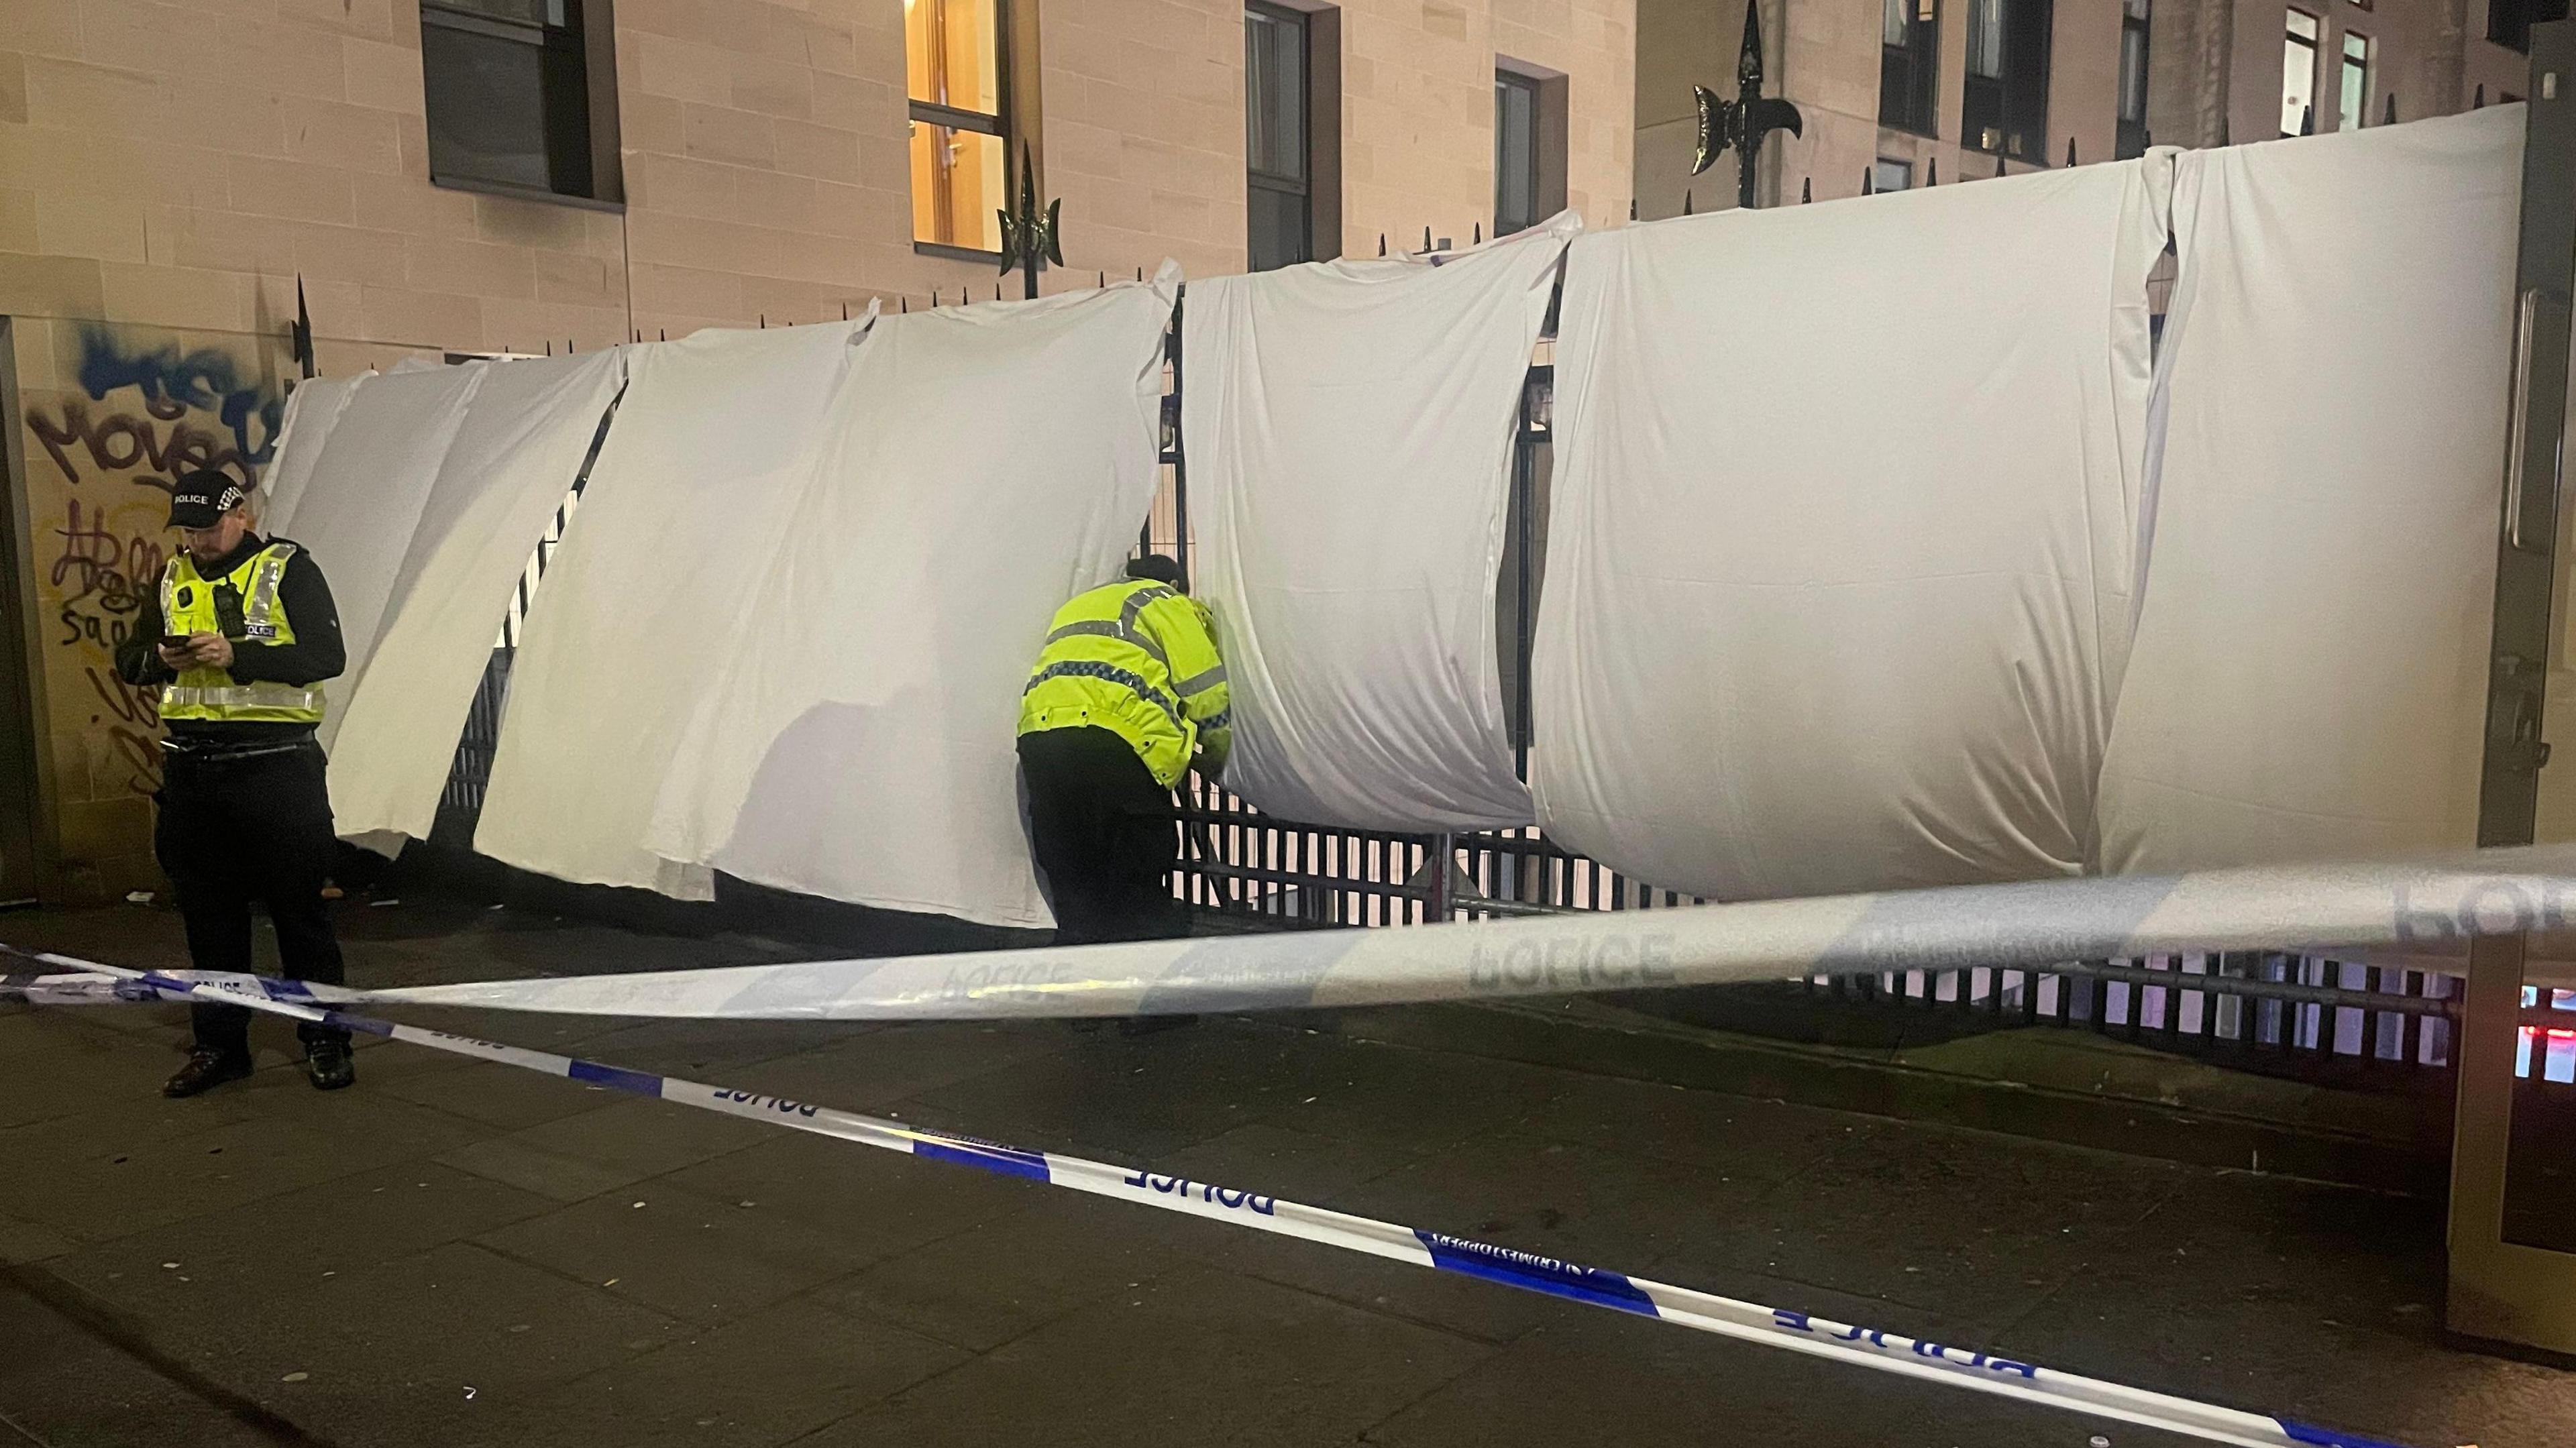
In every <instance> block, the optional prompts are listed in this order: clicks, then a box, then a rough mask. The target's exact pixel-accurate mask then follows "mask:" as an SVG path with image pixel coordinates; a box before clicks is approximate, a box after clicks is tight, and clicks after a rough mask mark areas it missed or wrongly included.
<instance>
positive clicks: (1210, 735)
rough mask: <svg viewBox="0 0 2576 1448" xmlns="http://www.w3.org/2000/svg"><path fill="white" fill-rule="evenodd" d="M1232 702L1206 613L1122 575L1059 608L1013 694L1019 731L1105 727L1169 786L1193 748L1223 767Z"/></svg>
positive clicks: (1173, 593)
mask: <svg viewBox="0 0 2576 1448" xmlns="http://www.w3.org/2000/svg"><path fill="white" fill-rule="evenodd" d="M1229 699H1230V695H1229V693H1228V691H1227V689H1226V684H1225V665H1224V662H1223V661H1222V660H1221V659H1220V658H1219V657H1218V655H1217V647H1216V634H1215V630H1214V629H1212V628H1211V627H1210V626H1209V621H1208V612H1207V609H1206V608H1205V607H1204V606H1202V605H1201V604H1200V603H1199V602H1198V601H1197V600H1195V599H1193V598H1190V597H1188V596H1187V595H1185V594H1183V593H1181V592H1180V591H1179V590H1177V589H1174V588H1173V587H1171V586H1170V585H1169V584H1163V583H1156V582H1154V581H1152V580H1151V579H1127V580H1123V581H1121V582H1118V583H1112V584H1108V585H1106V586H1104V587H1100V588H1095V589H1093V590H1091V591H1090V592H1088V593H1085V594H1081V595H1079V596H1077V597H1076V598H1075V599H1074V600H1073V601H1072V602H1071V603H1068V604H1066V605H1065V606H1064V607H1062V608H1060V609H1058V610H1056V615H1055V621H1054V623H1053V624H1052V625H1050V626H1049V628H1048V629H1047V638H1046V647H1045V649H1044V650H1043V651H1041V652H1040V653H1039V655H1038V661H1037V666H1036V667H1035V668H1033V669H1031V670H1030V671H1029V682H1028V687H1027V688H1026V689H1024V690H1023V691H1021V694H1020V732H1021V733H1022V734H1036V733H1039V732H1041V731H1044V730H1048V729H1076V728H1082V727H1084V726H1090V727H1093V728H1098V729H1106V730H1109V731H1110V732H1111V733H1114V734H1116V735H1117V736H1118V737H1119V738H1121V739H1124V740H1126V741H1127V742H1128V743H1129V744H1130V745H1132V746H1134V747H1135V750H1136V753H1137V755H1138V756H1139V757H1140V758H1142V759H1143V760H1144V761H1145V767H1146V768H1147V769H1149V770H1151V771H1153V774H1154V778H1155V779H1156V780H1157V781H1159V782H1161V783H1162V784H1164V785H1166V786H1169V785H1173V784H1177V783H1179V782H1180V778H1181V776H1182V775H1183V774H1185V773H1187V772H1188V771H1189V767H1190V757H1191V755H1192V754H1193V753H1194V752H1196V751H1200V750H1204V751H1205V752H1206V755H1207V760H1208V767H1209V768H1210V769H1211V770H1213V769H1218V768H1222V767H1223V766H1224V763H1225V754H1226V749H1227V746H1228V745H1229V744H1231V743H1232V741H1233V735H1232V732H1231V730H1230V728H1229V724H1230V720H1229V715H1228V708H1227V706H1228V703H1229Z"/></svg>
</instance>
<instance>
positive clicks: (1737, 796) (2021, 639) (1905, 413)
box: [1530, 153, 2171, 900]
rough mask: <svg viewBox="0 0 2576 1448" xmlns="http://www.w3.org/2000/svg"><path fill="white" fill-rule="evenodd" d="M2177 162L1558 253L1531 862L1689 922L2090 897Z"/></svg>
mask: <svg viewBox="0 0 2576 1448" xmlns="http://www.w3.org/2000/svg"><path fill="white" fill-rule="evenodd" d="M2170 165H2171V163H2170V159H2169V155H2168V154H2167V153H2159V154H2157V155H2154V156H2150V157H2148V158H2147V159H2145V160H2144V161H2139V162H2129V163H2125V164H2119V165H2098V166H2086V167H2082V168H2078V169H2072V170H2065V171H2052V172H2046V173H2040V174H2033V175H2028V176H2022V177H2017V178H2014V179H2011V180H2005V181H1994V182H1982V181H1981V182H1977V183H1974V184H1968V185H1958V186H1944V187H1940V188H1938V189H1931V190H1922V191H1913V192H1906V193H1902V194H1896V195H1883V196H1878V197H1874V198H1869V199H1855V200H1849V201H1833V202H1825V203H1821V204H1818V205H1814V206H1799V207H1788V208H1783V209H1780V210H1776V211H1763V212H1732V211H1730V212H1723V213H1718V214H1715V215H1709V216H1702V217H1697V218H1693V219H1687V220H1674V221H1664V222H1656V223H1652V224H1650V225H1645V226H1634V227H1629V228H1626V229H1624V230H1619V231H1613V232H1607V233H1603V234H1600V235H1595V236H1587V237H1584V238H1581V239H1580V240H1578V241H1576V242H1575V243H1574V247H1573V250H1572V253H1571V255H1570V257H1569V259H1568V261H1567V277H1566V286H1565V302H1564V308H1563V311H1562V313H1561V321H1560V327H1559V337H1560V340H1559V342H1558V345H1557V364H1556V365H1557V371H1556V378H1557V394H1556V419H1555V420H1556V452H1555V458H1556V470H1557V471H1556V482H1555V501H1554V506H1553V512H1552V515H1551V519H1550V537H1549V550H1548V559H1547V565H1548V566H1547V577H1546V582H1545V588H1544V590H1543V593H1542V597H1541V604H1540V616H1539V631H1538V637H1537V646H1536V657H1535V663H1534V667H1533V670H1532V683H1533V693H1534V696H1535V697H1534V702H1533V706H1532V712H1533V717H1534V720H1535V731H1536V732H1535V738H1534V742H1533V746H1532V751H1531V766H1530V767H1531V775H1532V782H1533V792H1534V793H1535V795H1536V797H1537V802H1538V812H1539V818H1540V823H1541V824H1542V826H1543V827H1544V828H1545V830H1546V831H1547V833H1548V834H1549V835H1550V836H1551V837H1552V838H1554V839H1555V840H1556V841H1557V842H1558V843H1560V844H1563V845H1565V846H1567V847H1568V848H1571V849H1575V850H1580V851H1582V852H1585V853H1587V854H1589V855H1591V856H1592V857H1593V858H1594V859H1596V860H1599V861H1600V862H1602V863H1603V864H1605V865H1607V866H1609V867H1611V868H1613V869H1616V870H1618V871H1620V872H1622V873H1623V874H1628V875H1631V876H1633V877H1635V878H1638V879H1641V880H1644V881H1648V882H1651V883H1652V884H1655V885H1659V886H1664V887H1667V888H1671V889H1676V890H1681V891H1685V892H1689V893H1694V894H1699V895H1703V896H1706V897H1708V898H1711V899H1733V900H1742V899H1760V898H1766V897H1772V896H1783V895H1807V894H1826V893H1834V892H1841V891H1859V890H1882V889H1902V888H1907V887H1913V886H1927V885H1949V884H1967V883H1974V882H1980V881H1997V880H2014V879H2029V878H2037V877H2045V876H2051V875H2067V874H2073V873H2076V872H2077V871H2079V870H2080V869H2081V868H2082V867H2083V865H2084V863H2085V861H2086V859H2087V857H2088V855H2089V854H2090V847H2091V843H2092V836H2093V785H2094V779H2095V775H2096V771H2097V770H2098V768H2099V766H2100V763H2101V757H2102V748H2103V741H2104V738H2105V736H2106V734H2107V732H2108V730H2109V726H2110V711H2111V701H2112V698H2113V696H2114V693H2115V691H2116V689H2117V687H2118V680H2119V677H2120V671H2121V667H2122V662H2123V658H2124V655H2125V653H2126V635H2127V627H2128V616H2129V600H2128V593H2129V586H2130V579H2131V577H2132V566H2133V549H2134V537H2135V529H2134V524H2133V520H2134V518H2135V517H2136V503H2137V497H2138V493H2139V489H2140V475H2141V472H2142V469H2143V452H2144V443H2143V433H2144V427H2145V418H2146V409H2147V393H2148V382H2149V353H2148V326H2147V299H2146V292H2145V281H2146V277H2147V273H2148V271H2149V269H2150V268H2151V266H2152V264H2153V263H2154V261H2155V259H2156V257H2157V255H2158V254H2159V253H2160V252H2161V251H2162V249H2163V246H2164V223H2163V217H2164V214H2165V207H2164V200H2165V194H2164V193H2165V185H2166V182H2167V181H2168V180H2169V177H2170Z"/></svg>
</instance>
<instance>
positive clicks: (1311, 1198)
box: [1139, 1121, 1416, 1205]
mask: <svg viewBox="0 0 2576 1448" xmlns="http://www.w3.org/2000/svg"><path fill="white" fill-rule="evenodd" d="M1414 1160H1416V1154H1415V1153H1414V1152H1413V1151H1411V1150H1409V1149H1408V1148H1406V1147H1405V1146H1403V1145H1401V1144H1399V1143H1396V1142H1390V1141H1376V1140H1352V1139H1350V1138H1348V1137H1336V1136H1318V1135H1316V1134H1315V1133H1313V1132H1309V1131H1297V1130H1294V1129H1291V1128H1289V1127H1285V1126H1274V1125H1272V1124H1270V1123H1269V1122H1266V1121H1256V1122H1253V1123H1251V1124H1250V1125H1246V1126H1238V1127H1236V1128H1234V1129H1233V1130H1232V1131H1227V1132H1222V1133H1220V1134H1218V1135H1216V1136H1211V1137H1209V1138H1208V1139H1207V1140H1205V1141H1201V1142H1196V1143H1193V1144H1192V1145H1189V1146H1185V1147H1182V1148H1181V1149H1180V1150H1179V1151H1176V1152H1173V1153H1171V1154H1170V1155H1168V1156H1163V1157H1157V1158H1156V1159H1154V1160H1153V1161H1151V1162H1143V1163H1139V1165H1145V1166H1151V1167H1153V1168H1154V1169H1155V1170H1156V1171H1159V1172H1162V1173H1164V1174H1166V1175H1170V1174H1174V1173H1177V1174H1179V1175H1182V1176H1186V1177H1189V1178H1191V1179H1193V1180H1196V1181H1209V1182H1216V1183H1219V1184H1220V1185H1223V1186H1228V1187H1240V1188H1243V1189H1245V1190H1249V1191H1258V1192H1261V1193H1263V1194H1265V1195H1269V1196H1280V1197H1287V1198H1290V1199H1292V1200H1295V1201H1300V1202H1313V1203H1316V1204H1318V1205H1320V1204H1322V1203H1323V1202H1325V1201H1328V1200H1330V1199H1331V1198H1332V1197H1334V1196H1335V1195H1337V1194H1339V1193H1341V1192H1345V1191H1348V1190H1349V1189H1350V1188H1352V1187H1354V1186H1357V1185H1359V1184H1360V1183H1361V1182H1365V1181H1374V1180H1376V1179H1377V1178H1379V1177H1382V1176H1385V1175H1386V1174H1387V1173H1388V1172H1391V1171H1394V1170H1396V1169H1397V1168H1398V1167H1401V1166H1404V1165H1406V1164H1408V1163H1410V1162H1412V1161H1414Z"/></svg>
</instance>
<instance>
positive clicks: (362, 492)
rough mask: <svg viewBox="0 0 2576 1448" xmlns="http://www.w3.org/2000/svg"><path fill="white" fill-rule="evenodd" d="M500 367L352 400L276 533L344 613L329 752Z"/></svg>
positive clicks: (389, 377) (359, 392)
mask: <svg viewBox="0 0 2576 1448" xmlns="http://www.w3.org/2000/svg"><path fill="white" fill-rule="evenodd" d="M490 368H491V364H490V363H486V362H467V363H464V364H462V365H460V366H455V367H437V368H431V369H428V370H424V371H419V372H395V373H387V374H385V375H384V376H382V377H376V378H372V379H370V380H369V381H368V382H367V384H366V385H365V386H363V387H360V388H357V389H356V390H355V391H354V392H352V393H351V395H350V397H349V401H348V405H347V406H346V407H344V408H342V409H341V410H340V416H339V420H338V422H337V423H336V424H335V425H334V426H333V427H332V428H331V430H330V438H329V440H328V441H327V442H325V443H324V444H323V445H322V452H321V455H320V456H319V457H317V458H316V459H315V460H314V464H313V473H312V476H311V478H310V479H309V480H308V481H307V482H306V483H305V485H304V489H303V492H302V494H301V496H299V497H294V498H290V499H288V503H289V505H290V506H289V508H288V509H287V511H286V513H285V515H284V516H283V517H282V518H280V519H279V521H278V523H277V524H276V526H275V529H274V531H275V532H276V533H277V534H279V535H280V536H283V537H288V538H292V539H294V540H295V541H296V542H297V543H299V544H301V545H303V546H304V547H305V548H306V549H307V550H309V551H310V552H311V553H312V555H313V561H314V562H315V563H317V564H320V565H321V568H322V576H323V577H324V578H326V579H328V580H329V581H330V584H331V600H332V602H333V603H335V604H337V605H338V606H339V610H340V639H341V642H342V643H343V644H344V645H345V646H346V647H347V649H348V655H349V662H348V666H347V667H346V668H345V669H343V670H342V671H341V674H340V679H339V682H338V683H337V684H336V685H326V686H325V688H326V690H328V689H332V688H336V689H337V690H339V691H340V692H341V698H339V699H334V700H333V701H332V704H331V707H330V709H329V710H328V711H327V712H326V713H325V714H324V716H323V719H322V725H321V728H320V729H319V730H317V731H316V733H317V734H318V735H319V737H320V738H321V740H322V744H323V747H325V748H329V747H330V746H331V744H332V741H333V739H334V737H335V736H336V735H337V734H338V732H339V728H340V725H341V724H342V723H343V722H344V721H345V720H346V719H347V717H348V711H347V708H346V697H347V696H346V691H347V689H348V686H349V684H350V682H351V681H353V680H355V679H356V678H357V677H358V676H359V675H360V674H361V673H363V672H364V671H365V670H366V666H367V659H368V657H369V656H370V655H371V654H373V653H374V651H375V645H376V630H377V626H378V625H379V624H380V623H381V622H382V621H383V619H384V615H385V601H386V599H387V598H389V597H390V596H391V595H392V593H393V587H394V575H395V574H396V573H398V572H400V571H401V569H402V561H403V554H404V552H405V551H406V550H407V549H409V547H410V546H411V537H412V531H413V529H414V528H415V527H416V526H417V525H418V524H419V522H420V513H421V509H422V507H423V506H424V505H426V504H427V503H428V501H429V491H430V488H431V486H432V485H433V484H435V483H436V482H437V481H438V470H439V466H440V464H441V463H443V462H444V461H445V460H446V457H447V447H448V444H449V443H450V442H452V441H453V440H454V439H455V437H456V430H457V428H458V427H459V426H460V425H462V424H463V422H464V421H465V412H466V409H467V407H468V406H469V405H471V404H472V402H473V400H474V394H475V391H476V389H478V388H480V387H481V386H482V385H483V377H484V374H485V373H486V372H487V371H489V370H490Z"/></svg>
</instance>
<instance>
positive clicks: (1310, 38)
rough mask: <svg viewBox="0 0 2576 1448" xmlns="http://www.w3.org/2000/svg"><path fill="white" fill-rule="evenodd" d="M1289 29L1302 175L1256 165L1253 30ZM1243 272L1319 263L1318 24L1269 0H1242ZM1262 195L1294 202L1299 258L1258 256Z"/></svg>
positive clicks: (1301, 13) (1300, 13)
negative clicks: (1256, 222) (1255, 229)
mask: <svg viewBox="0 0 2576 1448" xmlns="http://www.w3.org/2000/svg"><path fill="white" fill-rule="evenodd" d="M1255 23H1267V26H1285V28H1291V31H1296V39H1298V70H1296V88H1298V124H1301V129H1303V134H1301V137H1298V175H1288V173H1275V170H1260V167H1255V165H1252V116H1255V106H1252V64H1249V49H1252V33H1255V31H1252V26H1255ZM1244 52H1247V57H1244V271H1278V268H1285V265H1301V263H1309V260H1316V255H1314V252H1316V224H1314V18H1311V15H1309V13H1306V10H1293V8H1288V5H1270V3H1267V0H1244ZM1255 191H1262V193H1270V196H1291V198H1296V214H1298V237H1296V240H1298V245H1296V247H1293V250H1296V252H1301V255H1291V258H1270V260H1262V258H1260V255H1255V250H1252V242H1255V234H1252V193H1255Z"/></svg>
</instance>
